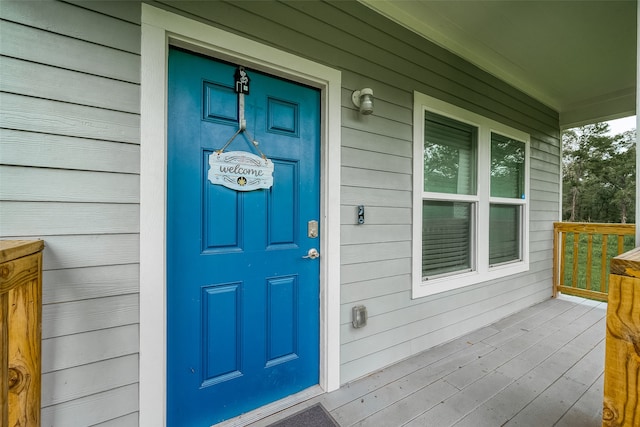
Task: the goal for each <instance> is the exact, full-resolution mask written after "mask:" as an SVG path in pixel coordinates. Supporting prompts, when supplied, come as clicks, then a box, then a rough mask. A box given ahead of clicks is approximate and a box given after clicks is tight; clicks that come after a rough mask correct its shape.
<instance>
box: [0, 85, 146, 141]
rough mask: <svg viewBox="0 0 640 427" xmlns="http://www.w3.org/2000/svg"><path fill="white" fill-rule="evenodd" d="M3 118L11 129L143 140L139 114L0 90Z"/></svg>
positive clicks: (99, 137)
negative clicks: (1, 91) (0, 91)
mask: <svg viewBox="0 0 640 427" xmlns="http://www.w3.org/2000/svg"><path fill="white" fill-rule="evenodd" d="M104 95H105V96H110V94H107V93H105V94H104ZM0 122H1V123H2V126H3V127H5V128H7V129H15V130H24V131H29V132H39V133H51V134H55V135H66V136H75V137H80V138H91V139H102V140H107V141H117V142H128V143H132V144H133V143H138V142H139V140H140V116H139V115H137V114H131V113H123V112H120V111H113V110H103V109H99V108H94V107H86V106H84V105H77V104H67V103H65V102H60V101H52V100H48V99H40V98H33V97H27V96H21V95H15V94H10V93H0Z"/></svg>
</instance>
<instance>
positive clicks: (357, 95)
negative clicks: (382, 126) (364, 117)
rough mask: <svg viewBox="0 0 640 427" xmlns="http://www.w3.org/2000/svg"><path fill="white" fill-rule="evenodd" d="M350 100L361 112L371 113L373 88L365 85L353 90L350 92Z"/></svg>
mask: <svg viewBox="0 0 640 427" xmlns="http://www.w3.org/2000/svg"><path fill="white" fill-rule="evenodd" d="M351 101H353V105H355V106H356V107H358V109H359V110H360V113H361V114H371V113H373V89H371V88H368V87H365V88H364V89H360V90H356V91H354V92H353V93H352V94H351Z"/></svg>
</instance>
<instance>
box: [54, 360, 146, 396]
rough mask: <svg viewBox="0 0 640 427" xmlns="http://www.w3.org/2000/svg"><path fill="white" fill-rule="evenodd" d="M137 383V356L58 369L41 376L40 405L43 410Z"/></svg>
mask: <svg viewBox="0 0 640 427" xmlns="http://www.w3.org/2000/svg"><path fill="white" fill-rule="evenodd" d="M137 382H138V355H137V354H132V355H128V356H123V357H116V358H113V359H107V360H103V361H100V362H97V363H95V364H91V365H82V366H77V367H74V368H70V369H61V370H59V371H54V372H50V373H47V374H44V375H43V376H42V406H43V407H45V408H46V407H48V406H52V405H57V404H59V403H63V402H68V401H70V400H74V399H78V398H81V397H84V396H90V395H92V394H96V393H100V392H103V391H105V390H110V389H114V388H118V387H123V386H126V385H130V384H135V383H137Z"/></svg>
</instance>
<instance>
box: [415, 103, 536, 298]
mask: <svg viewBox="0 0 640 427" xmlns="http://www.w3.org/2000/svg"><path fill="white" fill-rule="evenodd" d="M413 99H414V101H413V123H414V126H413V245H412V246H413V248H412V252H413V257H412V264H413V265H412V275H413V280H412V296H413V298H421V297H425V296H428V295H433V294H437V293H441V292H446V291H451V290H454V289H458V288H462V287H464V286H470V285H474V284H478V283H482V282H486V281H489V280H495V279H499V278H503V277H507V276H511V275H514V274H518V273H523V272H526V271H528V270H529V205H530V199H531V195H530V182H529V181H530V168H531V165H530V164H531V161H530V151H531V147H530V145H531V144H530V138H529V134H528V133H526V132H522V131H520V130H517V129H514V128H512V127H510V126H506V125H504V124H502V123H499V122H497V121H495V120H492V119H489V118H487V117H484V116H481V115H479V114H476V113H473V112H471V111H468V110H465V109H463V108H460V107H457V106H455V105H452V104H449V103H447V102H444V101H441V100H439V99H437V98H433V97H430V96H428V95H425V94H423V93H420V92H414V98H413ZM427 111H429V112H432V113H435V114H439V115H441V116H445V117H449V118H451V119H453V120H457V121H459V122H463V123H468V124H470V125H472V126H475V127H477V128H478V147H477V161H478V164H477V167H476V173H477V174H478V175H477V177H476V183H477V194H476V195H473V196H466V195H462V196H460V195H453V194H447V195H446V196H444V195H442V194H439V193H431V192H425V191H424V162H423V146H424V122H425V112H427ZM492 133H496V134H500V135H503V136H506V137H509V138H512V139H515V140H518V141H521V142H524V145H525V182H524V188H525V193H524V194H525V198H524V199H511V198H502V197H491V134H492ZM455 199H460V200H464V201H470V200H475V202H474V203H476V205H475V209H472V211H473V214H474V215H475V218H474V219H473V224H474V225H473V227H472V228H473V230H474V235H472V236H471V241H472V247H471V256H472V259H471V265H472V267H473V270H472V271H467V272H461V273H451V274H447V275H443V276H439V277H435V278H431V279H429V280H423V279H422V201H423V200H455ZM492 203H496V204H507V205H520V206H522V211H521V214H522V218H521V227H522V230H521V242H520V244H521V250H522V258H521V259H520V260H518V261H513V262H507V263H502V264H498V265H495V266H490V265H489V206H490V204H492Z"/></svg>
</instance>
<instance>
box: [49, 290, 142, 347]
mask: <svg viewBox="0 0 640 427" xmlns="http://www.w3.org/2000/svg"><path fill="white" fill-rule="evenodd" d="M139 305H140V301H139V298H138V294H128V295H117V296H111V297H104V298H96V299H86V300H81V301H71V302H64V303H58V304H46V305H44V306H43V307H42V339H48V338H55V337H60V336H64V335H73V334H78V333H82V332H90V331H97V330H100V329H107V328H114V327H118V326H123V325H132V324H137V323H138V317H139V314H140V313H139V311H140V310H139Z"/></svg>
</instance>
